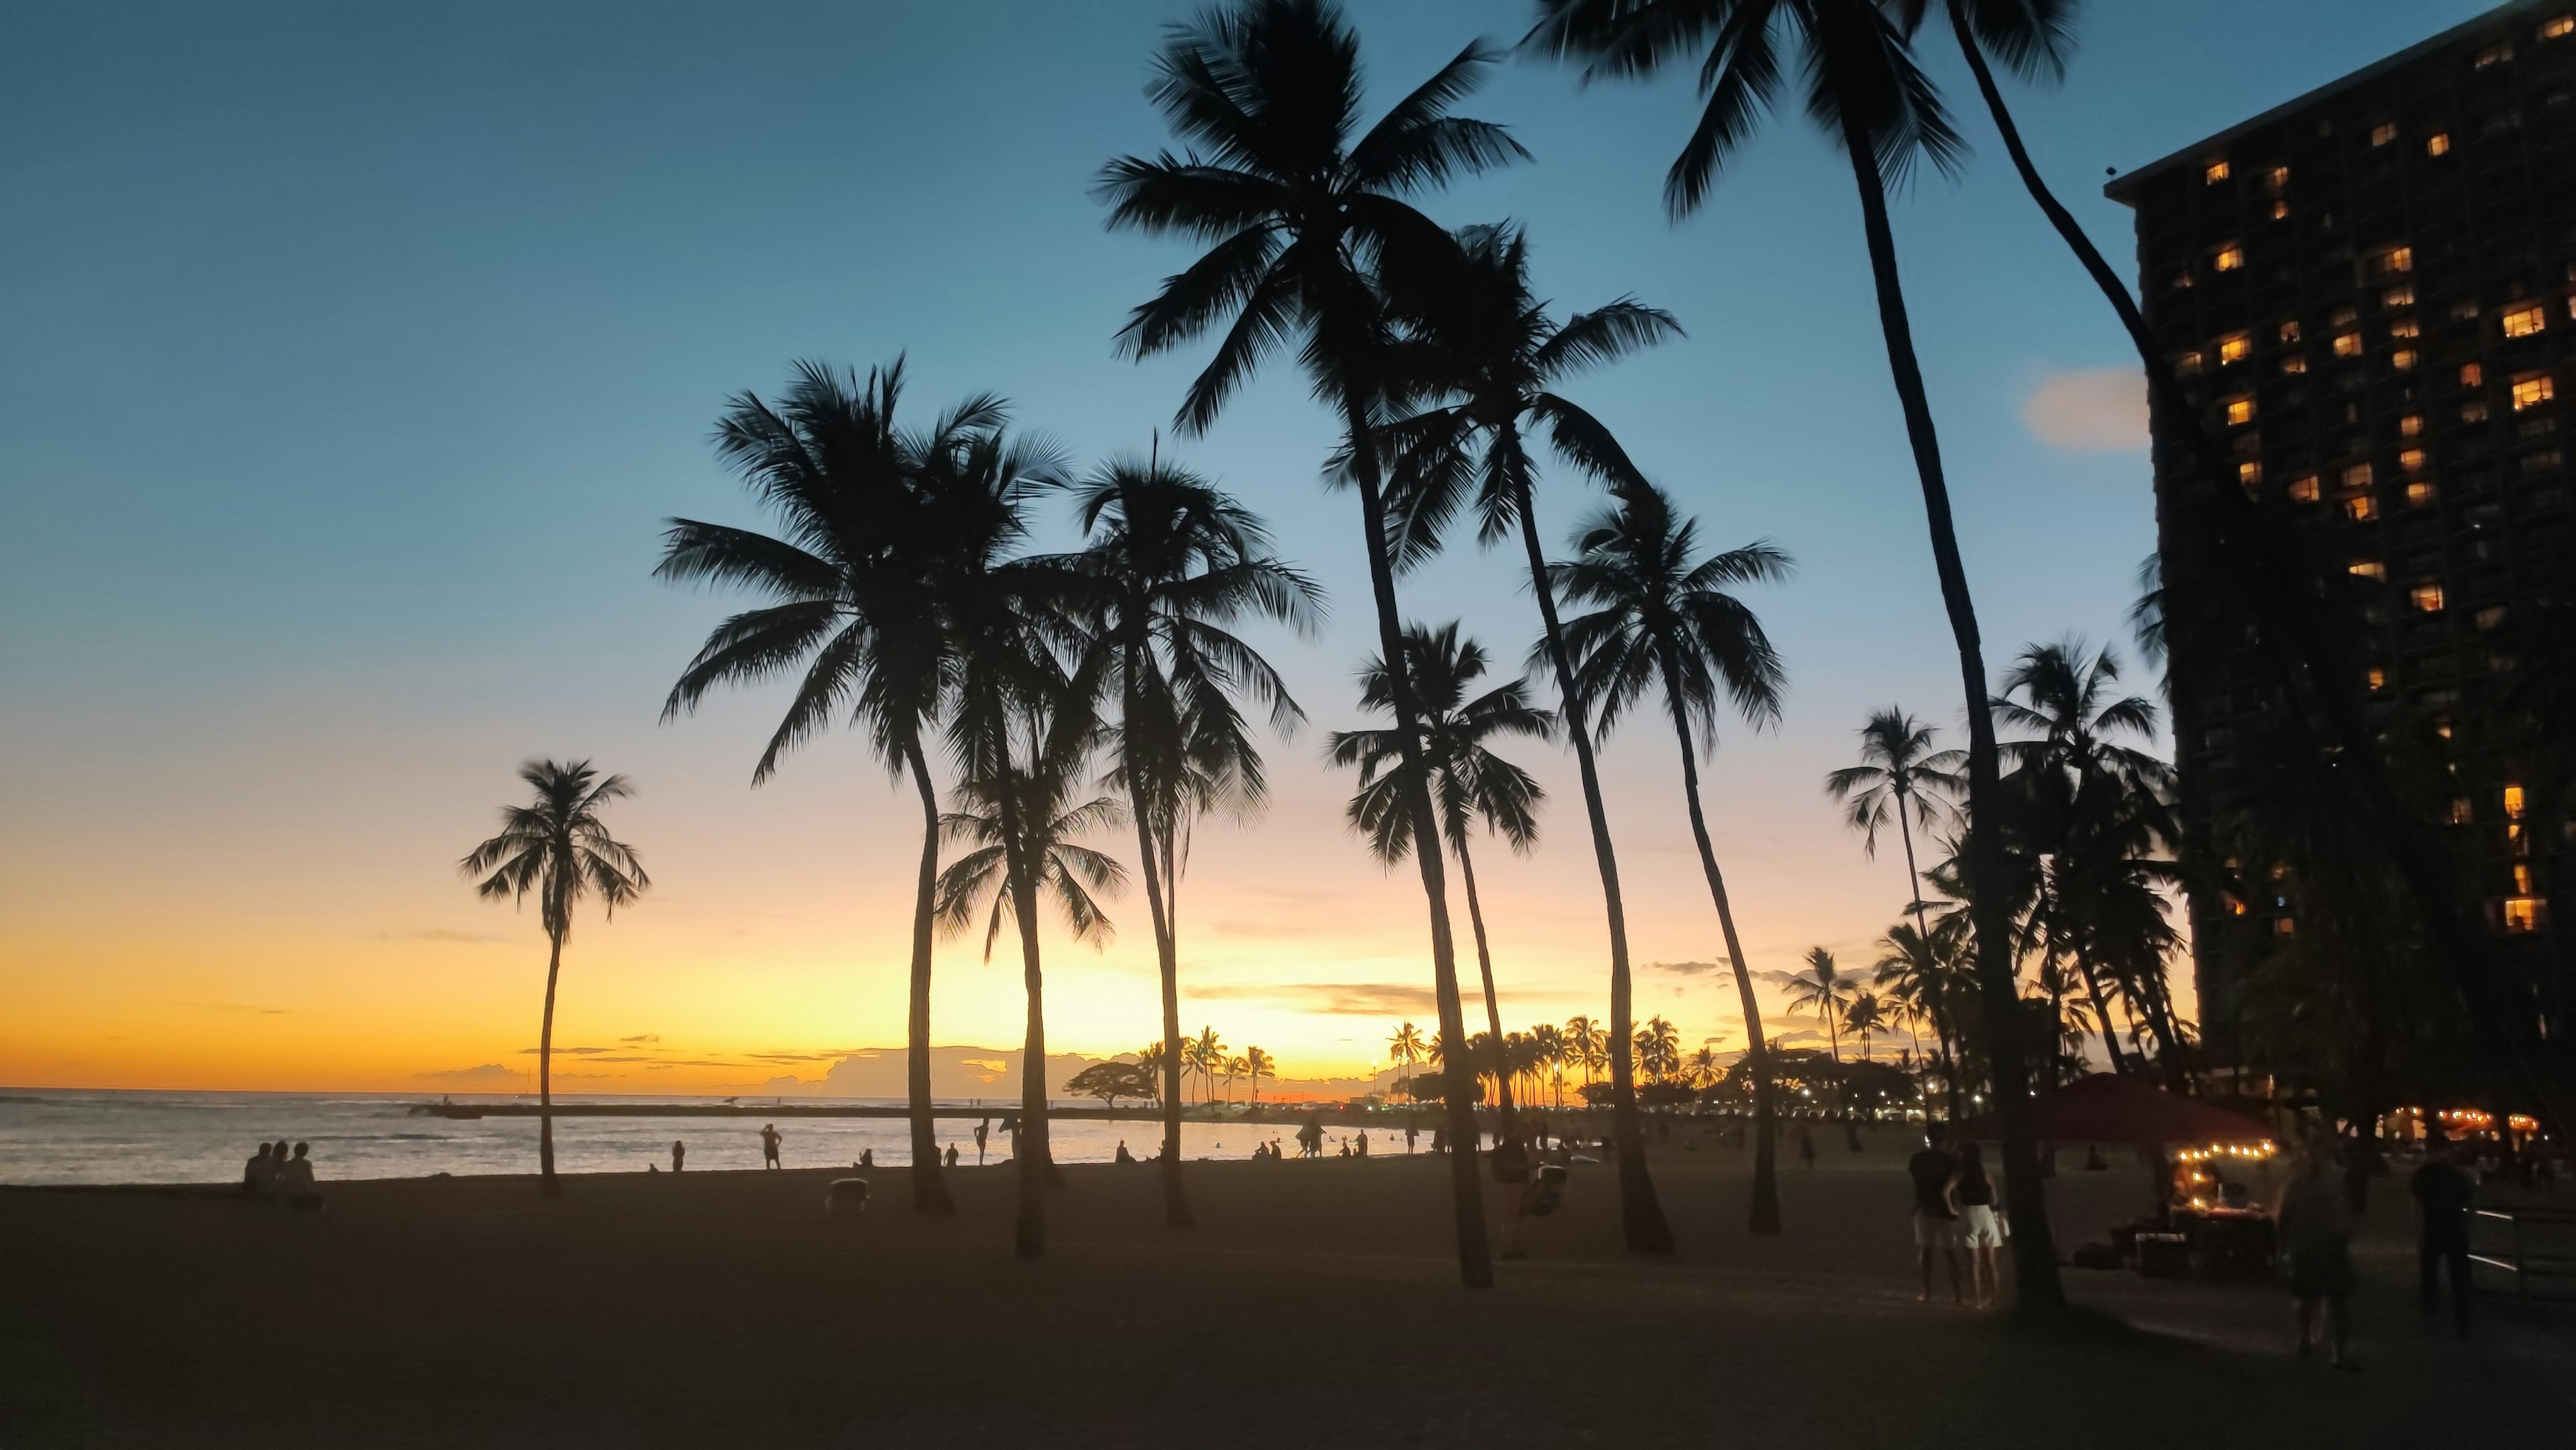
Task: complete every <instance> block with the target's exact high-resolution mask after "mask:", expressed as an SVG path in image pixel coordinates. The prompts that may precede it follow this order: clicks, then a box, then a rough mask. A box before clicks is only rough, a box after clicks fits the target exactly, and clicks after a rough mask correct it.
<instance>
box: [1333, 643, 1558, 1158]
mask: <svg viewBox="0 0 2576 1450" xmlns="http://www.w3.org/2000/svg"><path fill="white" fill-rule="evenodd" d="M1404 648H1405V656H1406V658H1405V667H1406V672H1407V673H1408V674H1409V675H1411V677H1412V679H1413V690H1414V699H1415V701H1416V703H1417V704H1418V705H1419V706H1420V708H1421V712H1422V713H1421V717H1420V718H1421V721H1422V735H1421V742H1420V749H1419V752H1418V753H1419V755H1420V757H1421V759H1422V760H1423V762H1424V763H1425V764H1427V765H1428V766H1429V767H1430V769H1431V798H1432V802H1433V804H1434V806H1435V807H1436V808H1437V809H1438V810H1439V812H1440V831H1441V835H1442V836H1443V838H1445V839H1446V840H1447V841H1448V843H1449V850H1450V853H1451V854H1453V855H1455V856H1456V857H1457V858H1458V880H1459V884H1460V885H1461V886H1462V887H1463V888H1464V889H1465V890H1466V893H1467V921H1468V924H1469V926H1470V927H1471V928H1472V929H1473V931H1474V934H1475V938H1476V969H1477V972H1478V973H1479V975H1480V976H1481V977H1482V978H1483V980H1484V986H1485V1024H1486V1030H1487V1031H1488V1032H1489V1033H1491V1034H1492V1036H1493V1037H1494V1039H1495V1040H1496V1041H1500V1040H1502V1037H1503V1012H1502V1007H1501V1004H1500V1002H1499V1001H1498V1000H1497V999H1496V997H1495V994H1494V957H1493V952H1492V950H1491V948H1490V947H1489V946H1488V945H1487V943H1486V939H1485V908H1484V904H1483V902H1482V901H1481V900H1480V899H1479V898H1478V896H1477V894H1476V862H1475V858H1474V857H1473V855H1471V854H1470V853H1469V851H1468V846H1467V843H1468V840H1469V838H1470V837H1472V836H1473V835H1474V834H1475V830H1476V827H1477V826H1478V825H1480V824H1481V825H1482V826H1484V828H1485V829H1487V830H1489V831H1493V832H1496V833H1499V834H1500V835H1501V836H1502V838H1503V840H1504V841H1505V842H1506V843H1508V844H1509V845H1510V846H1511V848H1512V850H1513V851H1514V852H1515V853H1518V854H1523V855H1526V854H1527V853H1528V852H1529V850H1530V848H1531V847H1532V846H1534V845H1536V844H1537V842H1538V814H1537V807H1538V803H1539V801H1540V799H1541V798H1542V797H1543V796H1544V795H1545V794H1546V792H1544V791H1542V790H1540V789H1539V785H1538V782H1537V781H1535V780H1532V779H1531V778H1530V775H1529V772H1527V771H1525V770H1523V769H1521V768H1520V767H1519V766H1517V765H1514V764H1512V763H1511V762H1510V761H1508V760H1505V759H1503V758H1502V757H1501V756H1499V755H1496V754H1495V753H1494V752H1493V751H1492V750H1491V749H1490V748H1489V747H1488V746H1487V745H1486V742H1487V741H1489V740H1492V739H1495V738H1497V737H1499V736H1504V735H1518V736H1525V737H1528V738H1530V739H1535V740H1546V739H1548V738H1550V737H1551V736H1552V735H1553V734H1554V732H1555V729H1556V717H1555V716H1554V715H1552V714H1550V713H1549V712H1547V711H1545V710H1541V709H1538V708H1537V707H1535V706H1533V705H1531V704H1530V700H1529V685H1528V682H1527V681H1524V680H1508V681H1505V682H1504V683H1503V684H1500V685H1497V686H1495V687H1494V688H1493V689H1490V690H1487V691H1486V692H1485V693H1483V694H1481V695H1477V696H1475V697H1473V698H1469V695H1468V691H1470V690H1471V689H1473V688H1474V687H1475V684H1476V682H1477V681H1478V680H1481V679H1483V678H1484V677H1485V670H1486V659H1485V649H1484V646H1482V645H1479V644H1477V643H1476V642H1475V641H1474V640H1472V639H1470V640H1461V639H1460V638H1459V637H1458V626H1457V624H1456V622H1455V621H1452V622H1451V623H1448V624H1444V625H1442V626H1441V627H1440V628H1438V629H1429V628H1426V627H1424V626H1422V625H1419V624H1416V625H1410V626H1407V627H1406V629H1405V631H1404ZM1387 685H1388V681H1387V671H1386V665H1385V662H1384V661H1381V660H1375V659H1372V660H1370V661H1369V662H1368V663H1367V664H1365V665H1363V666H1361V668H1360V708H1361V709H1364V710H1385V709H1387V708H1388V703H1389V699H1390V696H1389V694H1388V688H1387ZM1328 749H1329V751H1330V754H1331V756H1332V761H1333V763H1334V764H1335V765H1341V766H1357V767H1358V768H1359V772H1360V788H1359V792H1358V793H1357V794H1356V795H1353V796H1352V797H1351V803H1350V811H1349V815H1350V822H1351V826H1352V828H1353V829H1355V830H1357V831H1358V832H1359V833H1360V834H1361V835H1362V836H1363V837H1365V838H1366V839H1367V841H1368V843H1369V849H1370V850H1371V851H1372V852H1374V853H1375V854H1376V856H1377V858H1378V859H1379V860H1381V861H1384V862H1386V863H1387V864H1389V865H1393V864H1394V863H1396V862H1398V861H1401V860H1403V859H1404V857H1405V855H1406V853H1407V852H1409V851H1411V850H1412V848H1413V833H1412V831H1411V830H1410V829H1409V826H1410V822H1409V820H1408V818H1407V816H1406V813H1405V809H1404V795H1405V791H1406V787H1407V785H1408V782H1407V781H1406V780H1405V779H1404V765H1403V760H1404V757H1405V754H1406V752H1405V751H1404V749H1403V746H1402V742H1401V741H1399V740H1398V739H1397V738H1396V732H1394V731H1392V730H1336V731H1334V732H1333V734H1332V736H1331V738H1330V740H1329V742H1328ZM1494 1111H1495V1114H1496V1117H1497V1119H1498V1121H1499V1123H1500V1130H1501V1132H1502V1135H1503V1137H1504V1138H1505V1139H1506V1140H1508V1139H1510V1138H1511V1137H1512V1136H1513V1135H1514V1133H1515V1121H1516V1120H1515V1117H1514V1114H1513V1110H1512V1093H1511V1087H1510V1084H1509V1083H1508V1082H1505V1083H1504V1084H1503V1085H1502V1086H1501V1087H1500V1088H1499V1090H1498V1091H1497V1093H1496V1096H1495V1100H1494Z"/></svg>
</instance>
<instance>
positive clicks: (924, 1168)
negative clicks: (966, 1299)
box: [903, 739, 957, 1213]
mask: <svg viewBox="0 0 2576 1450" xmlns="http://www.w3.org/2000/svg"><path fill="white" fill-rule="evenodd" d="M903 756H904V763H905V764H906V765H907V766H909V767H910V768H911V770H912V783H913V786H914V788H915V789H917V790H918V791H919V792H920V793H921V880H920V884H919V886H918V888H917V889H916V890H915V892H914V893H913V900H912V981H911V992H910V997H909V1011H908V1014H907V1020H906V1022H905V1024H904V1089H905V1093H906V1102H907V1104H908V1106H909V1109H910V1111H909V1114H908V1116H909V1117H910V1118H911V1120H912V1175H911V1176H912V1207H913V1211H914V1212H916V1213H955V1212H956V1211H957V1202H956V1200H955V1199H952V1198H950V1197H949V1196H948V1180H947V1179H946V1178H944V1177H942V1176H941V1175H940V1171H939V1128H938V1125H937V1124H936V1123H935V1122H934V1121H933V1120H932V1118H931V1110H930V942H931V910H932V900H933V898H934V896H935V895H936V892H937V890H938V885H939V792H938V790H937V789H935V788H934V787H933V786H932V785H931V783H930V763H929V762H928V761H926V760H924V759H922V757H921V742H920V741H919V740H918V739H913V740H907V741H905V742H904V749H903Z"/></svg>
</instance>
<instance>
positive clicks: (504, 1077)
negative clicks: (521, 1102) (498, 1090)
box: [418, 1062, 527, 1088]
mask: <svg viewBox="0 0 2576 1450" xmlns="http://www.w3.org/2000/svg"><path fill="white" fill-rule="evenodd" d="M418 1076H420V1077H421V1078H423V1079H425V1080H427V1081H430V1082H443V1083H450V1084H453V1085H455V1086H457V1087H475V1086H488V1087H513V1088H514V1087H517V1086H518V1085H519V1084H521V1083H523V1082H525V1081H526V1080H527V1074H525V1073H523V1072H519V1071H517V1070H516V1069H513V1068H507V1067H503V1066H502V1065H501V1064H499V1063H497V1062H487V1063H484V1064H482V1065H481V1066H479V1067H449V1068H441V1069H439V1070H438V1071H436V1072H424V1073H420V1074H418Z"/></svg>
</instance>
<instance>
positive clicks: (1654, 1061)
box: [1637, 1012, 1682, 1082]
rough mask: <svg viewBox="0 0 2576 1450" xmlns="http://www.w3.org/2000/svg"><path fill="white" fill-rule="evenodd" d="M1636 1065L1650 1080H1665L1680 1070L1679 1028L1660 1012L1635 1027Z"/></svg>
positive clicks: (1680, 1036) (1680, 1040)
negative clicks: (1643, 1024)
mask: <svg viewBox="0 0 2576 1450" xmlns="http://www.w3.org/2000/svg"><path fill="white" fill-rule="evenodd" d="M1637 1065H1638V1067H1639V1068H1640V1069H1642V1070H1643V1071H1644V1072H1645V1074H1646V1077H1647V1080H1648V1081H1650V1082H1663V1081H1666V1080H1668V1079H1669V1078H1671V1077H1672V1075H1673V1074H1674V1073H1676V1072H1679V1071H1680V1070H1681V1066H1682V1034H1681V1029H1680V1028H1678V1027H1675V1026H1674V1025H1673V1024H1672V1023H1671V1022H1670V1021H1667V1020H1666V1019H1665V1018H1664V1016H1663V1014H1662V1013H1660V1012H1659V1013H1657V1014H1655V1015H1654V1016H1652V1017H1649V1018H1647V1019H1646V1025H1645V1026H1643V1027H1640V1028H1638V1029H1637Z"/></svg>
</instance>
